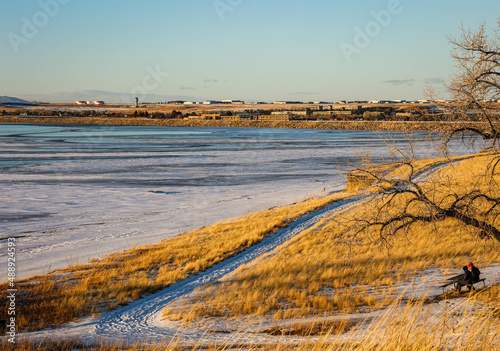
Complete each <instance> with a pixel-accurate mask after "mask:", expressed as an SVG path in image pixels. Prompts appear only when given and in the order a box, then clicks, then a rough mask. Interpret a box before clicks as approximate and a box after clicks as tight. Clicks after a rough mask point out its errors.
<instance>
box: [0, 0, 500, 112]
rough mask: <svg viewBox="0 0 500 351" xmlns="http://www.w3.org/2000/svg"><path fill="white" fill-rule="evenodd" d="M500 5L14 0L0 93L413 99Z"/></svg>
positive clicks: (438, 81) (7, 8) (7, 15)
mask: <svg viewBox="0 0 500 351" xmlns="http://www.w3.org/2000/svg"><path fill="white" fill-rule="evenodd" d="M499 14H500V3H499V2H498V1H493V0H479V1H475V2H474V3H471V2H470V1H465V0H457V1H440V2H432V1H430V0H421V1H412V0H389V1H367V0H363V1H357V2H346V1H331V0H317V1H313V2H306V1H299V0H287V1H285V0H275V1H269V0H252V1H250V0H191V1H159V0H154V1H152V0H149V1H148V0H146V1H142V2H136V1H129V2H118V1H117V0H108V1H105V2H102V1H101V2H100V1H95V0H88V1H85V2H77V1H71V0H39V1H31V0H29V1H23V2H18V1H17V2H7V3H5V4H3V11H2V13H1V14H0V18H1V21H0V33H1V34H2V35H1V39H0V51H1V52H2V55H1V56H0V63H1V64H0V67H1V68H0V70H1V71H0V72H1V77H2V79H1V85H0V96H1V95H6V96H14V97H19V98H23V99H29V100H43V101H49V100H46V99H43V98H42V97H49V98H50V99H51V100H50V102H68V101H63V100H64V99H66V97H65V94H66V95H68V94H70V93H72V92H75V91H96V90H100V91H105V92H111V93H116V94H122V95H123V96H124V99H128V97H130V98H131V99H132V100H133V97H134V96H139V97H140V98H141V100H142V99H146V100H148V99H147V97H154V96H165V97H172V99H176V98H178V99H182V100H195V101H202V100H223V99H242V100H245V101H276V100H297V101H333V102H334V101H339V100H372V99H379V100H386V99H407V100H418V99H423V98H425V97H424V88H425V86H426V85H431V86H433V87H435V88H437V89H440V88H442V85H443V82H446V81H447V80H448V79H449V77H450V75H451V74H452V72H453V70H454V62H453V60H452V59H451V57H450V51H451V48H452V47H451V45H450V43H449V41H448V39H447V37H449V36H452V37H453V36H459V35H460V31H459V27H460V26H461V25H462V24H463V25H464V27H466V28H468V27H470V28H477V27H478V26H479V25H480V24H481V23H482V22H483V21H485V22H486V24H487V26H488V27H489V28H492V29H493V28H495V27H496V26H497V21H498V18H497V17H498V15H499ZM37 96H38V97H40V99H37V98H36V97H37ZM83 98H84V97H82V99H83ZM101 99H102V100H106V97H99V96H96V97H95V98H94V100H101ZM58 100H59V101H58ZM152 100H154V99H152ZM124 102H125V101H124Z"/></svg>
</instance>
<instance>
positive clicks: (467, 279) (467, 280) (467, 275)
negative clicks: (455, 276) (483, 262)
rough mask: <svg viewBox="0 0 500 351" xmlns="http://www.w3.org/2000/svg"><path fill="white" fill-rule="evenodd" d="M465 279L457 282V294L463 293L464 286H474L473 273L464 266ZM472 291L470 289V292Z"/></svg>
mask: <svg viewBox="0 0 500 351" xmlns="http://www.w3.org/2000/svg"><path fill="white" fill-rule="evenodd" d="M463 269H464V277H463V278H462V279H459V280H458V281H457V288H456V292H457V293H459V294H460V292H461V291H462V286H465V285H469V284H472V283H473V281H472V273H471V272H470V271H469V268H467V266H464V268H463ZM470 290H471V287H469V291H470Z"/></svg>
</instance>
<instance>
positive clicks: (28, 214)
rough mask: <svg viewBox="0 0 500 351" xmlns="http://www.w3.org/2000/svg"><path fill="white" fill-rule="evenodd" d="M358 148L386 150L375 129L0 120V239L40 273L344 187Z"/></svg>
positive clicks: (21, 264) (22, 268)
mask: <svg viewBox="0 0 500 351" xmlns="http://www.w3.org/2000/svg"><path fill="white" fill-rule="evenodd" d="M393 139H394V140H395V141H396V142H400V143H404V138H403V137H402V136H401V135H398V134H396V136H395V137H393ZM421 152H422V153H423V154H424V155H427V156H429V155H431V154H432V150H428V149H427V148H422V149H421ZM365 153H369V154H371V155H374V156H375V161H380V159H381V157H383V156H388V152H387V148H386V145H385V142H384V141H383V140H381V139H380V137H379V135H378V134H377V133H375V132H363V131H322V130H287V129H251V128H249V129H244V128H189V127H187V128H179V127H178V128H175V127H136V126H73V125H61V126H57V125H56V126H54V125H11V124H0V200H1V201H0V225H1V228H2V229H1V234H0V238H1V240H2V242H3V243H5V242H6V238H9V237H15V238H17V245H18V246H17V248H18V250H19V251H18V253H17V257H16V259H17V262H18V265H17V272H16V273H17V278H25V277H28V276H31V275H34V274H40V273H42V274H43V273H46V272H47V271H49V270H52V269H56V268H61V267H64V266H66V265H67V264H69V263H76V262H86V261H87V260H88V259H89V258H99V257H102V256H104V255H106V254H109V253H112V252H116V251H120V250H124V249H127V248H130V247H131V246H135V245H142V244H146V243H153V242H159V241H161V240H162V239H164V238H167V237H170V236H173V235H177V234H179V233H182V232H185V231H187V230H191V229H195V228H198V227H201V226H204V225H210V224H213V223H215V222H218V221H221V220H225V219H229V218H232V217H235V216H240V215H242V214H245V213H248V212H252V211H257V210H263V209H267V208H269V207H273V206H280V205H285V204H289V203H293V202H296V201H300V200H302V199H303V198H305V197H307V196H309V195H313V194H322V193H323V192H324V191H326V192H331V191H335V190H339V189H343V188H344V187H345V184H346V171H345V169H343V167H345V164H346V159H347V158H349V157H354V156H356V155H362V154H365ZM6 257H7V251H6V250H0V265H1V264H2V262H6V261H7V258H6ZM6 279H7V276H6V274H5V275H0V281H6Z"/></svg>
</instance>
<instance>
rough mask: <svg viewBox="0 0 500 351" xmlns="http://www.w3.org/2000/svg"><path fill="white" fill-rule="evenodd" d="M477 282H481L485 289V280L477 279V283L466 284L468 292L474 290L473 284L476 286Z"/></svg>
mask: <svg viewBox="0 0 500 351" xmlns="http://www.w3.org/2000/svg"><path fill="white" fill-rule="evenodd" d="M479 282H483V287H484V288H486V278H481V279H479V280H478V281H477V282H474V283H472V284H467V285H466V286H467V287H468V288H469V289H470V290H475V289H474V284H477V283H479Z"/></svg>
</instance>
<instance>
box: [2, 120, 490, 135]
mask: <svg viewBox="0 0 500 351" xmlns="http://www.w3.org/2000/svg"><path fill="white" fill-rule="evenodd" d="M0 123H16V124H79V125H120V126H122V125H123V126H164V127H226V128H281V129H323V130H386V131H422V132H446V131H451V130H453V129H456V128H457V127H464V126H467V127H475V128H479V129H481V126H482V125H484V124H483V123H477V122H476V123H473V122H470V123H463V122H458V123H456V122H436V121H429V122H427V121H425V122H401V121H248V120H243V121H240V120H181V119H151V118H147V119H146V118H102V117H74V118H71V117H70V118H66V117H62V118H61V117H0Z"/></svg>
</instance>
